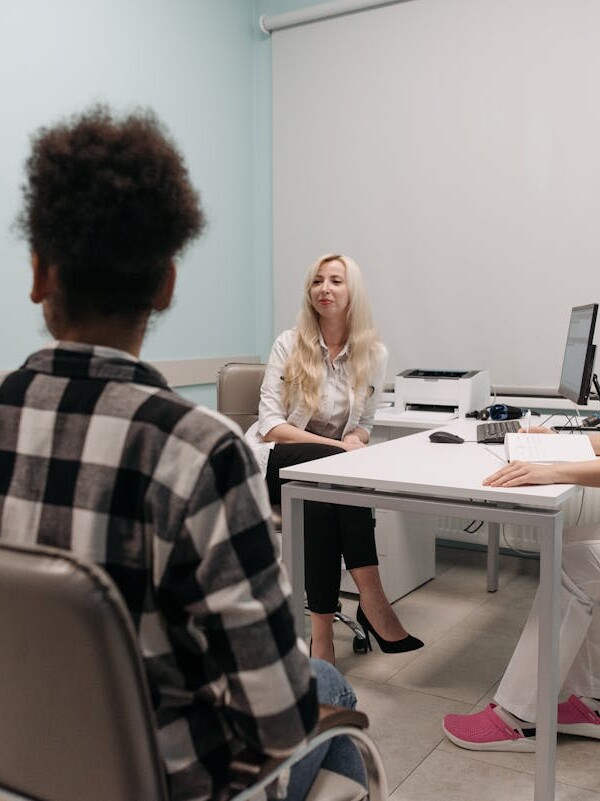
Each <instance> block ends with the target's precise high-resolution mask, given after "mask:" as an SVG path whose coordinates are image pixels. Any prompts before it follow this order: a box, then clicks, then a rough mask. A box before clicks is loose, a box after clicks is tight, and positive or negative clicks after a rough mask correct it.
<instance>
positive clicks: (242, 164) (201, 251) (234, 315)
mask: <svg viewBox="0 0 600 801" xmlns="http://www.w3.org/2000/svg"><path fill="white" fill-rule="evenodd" d="M316 1H317V0H312V1H309V0H304V1H303V0H85V2H82V1H81V0H53V2H48V1H47V0H12V2H8V0H2V2H1V3H0V108H2V118H3V124H2V126H1V127H0V286H1V287H2V291H1V292H0V318H1V320H2V332H3V336H2V337H1V338H0V370H8V369H11V368H13V367H14V366H16V365H17V364H19V363H20V362H21V361H22V360H23V359H24V357H25V356H26V355H27V354H28V353H29V352H30V351H32V350H34V349H35V348H37V347H39V346H40V345H41V344H42V343H43V342H44V341H46V339H47V336H48V335H47V333H46V332H45V330H44V326H43V323H42V320H41V314H40V311H39V309H38V308H37V307H34V306H33V305H32V304H31V303H30V302H29V300H28V294H29V280H30V276H29V267H28V264H29V254H28V251H27V246H26V244H25V243H24V242H23V241H21V240H19V239H18V238H17V237H16V235H15V234H14V233H13V232H11V230H10V227H11V224H12V222H13V220H14V218H15V215H16V213H17V210H18V208H19V205H20V190H19V187H20V185H21V183H22V180H23V163H24V160H25V158H26V155H27V151H28V143H29V135H30V134H31V132H32V131H34V130H35V129H36V128H38V127H39V126H40V125H44V124H49V123H52V122H54V121H55V120H57V119H59V118H61V117H63V116H64V115H68V114H70V113H72V112H75V111H79V110H81V109H82V108H84V107H85V106H88V105H90V104H91V103H93V102H97V101H102V102H107V103H109V104H110V105H111V106H113V107H115V108H117V109H119V110H123V109H128V108H131V107H134V106H139V105H141V106H151V107H152V108H154V109H155V111H156V112H157V113H158V115H159V116H160V117H161V118H162V119H163V121H164V122H165V123H166V124H167V126H168V127H169V128H170V130H171V132H172V133H173V136H174V138H175V139H176V141H177V143H178V144H179V146H180V148H181V149H182V150H183V152H184V153H185V155H186V158H187V162H188V165H189V168H190V172H191V175H192V179H193V181H194V183H195V185H196V186H197V187H198V188H199V189H200V191H201V195H202V200H203V204H204V207H205V209H206V212H207V215H208V220H209V225H208V229H207V231H206V233H205V235H204V236H203V237H202V239H201V240H200V241H199V242H198V243H197V244H196V245H195V246H194V247H193V248H191V249H190V250H189V251H188V252H187V253H186V254H185V256H184V257H183V259H182V261H181V264H180V270H179V280H178V291H177V297H176V302H175V307H174V309H173V310H172V311H171V312H169V313H168V314H166V315H165V316H164V317H163V318H161V319H160V320H159V321H158V322H157V323H156V324H155V326H154V327H153V329H152V331H151V333H150V334H149V336H148V338H147V341H146V345H145V348H144V352H143V356H144V357H145V358H149V359H182V358H202V357H216V356H221V355H232V354H238V355H243V354H248V355H249V354H255V353H258V354H259V355H261V356H262V357H265V356H266V355H267V353H268V350H269V347H270V344H271V340H272V337H273V333H274V332H273V330H272V325H273V323H272V321H273V311H272V264H271V259H272V250H271V236H272V230H271V178H272V176H271V44H270V37H268V36H265V35H264V34H262V33H261V32H260V30H259V28H258V19H259V17H260V15H261V14H267V15H269V14H277V13H280V12H284V11H288V10H290V9H293V8H297V7H300V6H303V5H313V4H314V3H315V2H316ZM184 394H186V395H187V396H188V397H190V398H192V399H194V400H196V401H199V402H206V403H208V404H209V405H214V387H212V386H208V387H191V388H186V389H185V390H184Z"/></svg>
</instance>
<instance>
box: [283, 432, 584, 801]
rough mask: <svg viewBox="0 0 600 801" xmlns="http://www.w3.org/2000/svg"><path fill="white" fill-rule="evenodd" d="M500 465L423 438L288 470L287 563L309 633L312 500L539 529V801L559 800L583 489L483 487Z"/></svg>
mask: <svg viewBox="0 0 600 801" xmlns="http://www.w3.org/2000/svg"><path fill="white" fill-rule="evenodd" d="M444 430H450V431H453V432H455V433H458V434H460V435H461V436H463V437H465V439H474V438H475V423H474V422H473V421H470V420H459V421H453V422H452V423H449V424H447V425H444ZM488 447H489V446H488ZM496 447H497V446H496ZM500 466H501V462H500V460H499V459H498V458H497V457H496V456H494V455H493V454H492V453H490V452H489V451H488V450H487V449H486V448H485V447H483V446H480V445H477V444H476V443H470V442H465V443H464V444H462V445H448V444H439V443H435V444H434V443H430V442H429V437H428V432H423V433H420V434H415V435H413V436H409V437H403V438H401V439H394V440H391V441H389V442H384V443H381V444H379V445H373V446H371V447H369V448H361V449H360V450H356V451H351V452H349V453H344V454H339V455H336V456H330V457H328V458H326V459H317V460H315V461H313V462H308V463H306V464H304V465H295V466H294V467H288V468H285V469H283V470H282V471H281V476H282V478H286V479H290V481H289V482H288V483H286V484H284V485H283V487H282V520H283V541H282V546H283V561H284V563H285V565H286V567H287V570H288V573H289V576H290V580H291V582H292V591H293V603H294V615H295V619H296V624H297V626H298V631H302V627H303V625H304V623H303V609H302V606H303V604H302V601H303V595H304V560H303V548H304V542H303V541H304V515H303V509H302V507H303V503H304V501H305V500H312V501H322V502H328V503H343V504H348V505H350V506H370V507H376V508H383V509H394V510H399V511H408V512H416V513H422V514H441V515H447V516H449V517H452V516H456V517H463V516H466V517H476V518H477V519H479V520H484V521H487V522H491V523H496V524H501V523H514V524H515V525H529V526H534V527H536V528H537V529H538V531H539V534H540V595H541V597H540V609H541V612H540V628H539V649H540V659H539V667H538V710H539V711H538V720H537V750H536V770H535V794H534V801H554V784H555V757H556V706H557V698H558V689H559V688H558V686H557V685H558V621H559V586H560V562H561V547H562V530H563V514H562V512H561V506H562V505H563V504H564V503H565V502H566V500H567V499H568V498H569V497H571V496H572V495H574V494H575V493H576V492H577V491H578V488H577V487H573V486H570V485H551V486H544V487H519V488H516V489H498V488H491V487H483V486H482V484H481V482H482V479H483V478H484V477H485V476H487V475H489V474H490V473H492V472H494V471H495V470H497V469H498V468H499V467H500Z"/></svg>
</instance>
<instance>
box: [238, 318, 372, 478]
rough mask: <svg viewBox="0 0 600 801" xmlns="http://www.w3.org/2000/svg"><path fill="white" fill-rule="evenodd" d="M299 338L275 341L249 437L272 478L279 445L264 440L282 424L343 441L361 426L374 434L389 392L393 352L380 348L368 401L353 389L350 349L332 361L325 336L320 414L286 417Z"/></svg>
mask: <svg viewBox="0 0 600 801" xmlns="http://www.w3.org/2000/svg"><path fill="white" fill-rule="evenodd" d="M295 339H296V329H295V328H291V329H288V330H287V331H284V332H283V333H282V334H280V335H279V336H278V337H277V339H276V340H275V342H274V344H273V347H272V348H271V354H270V356H269V361H268V363H267V367H266V370H265V377H264V379H263V383H262V386H261V390H260V405H259V410H258V421H257V422H256V423H254V425H252V426H251V427H250V428H249V429H248V431H247V432H246V440H247V441H248V443H249V445H250V447H251V448H252V450H253V452H254V455H255V457H256V459H257V461H258V464H259V466H260V468H261V471H262V474H263V475H266V472H267V462H268V461H269V453H270V451H271V448H273V447H274V445H275V443H274V442H265V440H264V439H263V437H264V436H265V435H266V434H268V433H269V431H270V430H271V429H272V428H275V426H277V425H281V424H282V423H290V424H291V425H295V426H297V427H298V428H301V429H304V430H306V431H310V432H312V433H313V434H319V435H320V436H323V437H329V438H331V439H339V440H341V439H342V438H343V437H344V436H345V435H346V434H347V433H348V432H349V431H354V429H355V428H357V427H359V426H360V428H364V429H365V430H366V431H369V432H370V431H371V428H372V427H373V418H374V416H375V410H376V409H377V405H378V403H379V396H380V394H381V390H382V388H383V382H384V379H385V371H386V367H387V349H386V348H385V346H384V345H383V344H382V345H381V346H380V348H379V355H378V358H377V360H376V361H375V363H374V364H373V365H372V370H371V377H370V380H371V384H370V391H369V392H368V393H367V395H366V396H365V394H364V393H360V394H359V395H358V396H357V395H356V394H355V392H354V388H353V387H352V386H351V385H350V379H349V374H348V348H347V346H344V348H343V349H342V350H341V351H340V353H339V354H338V355H337V356H336V358H335V359H333V361H332V360H331V358H330V356H329V350H328V348H327V346H326V345H325V342H324V341H323V338H322V337H321V338H320V342H321V351H322V354H323V367H324V378H323V383H322V385H321V405H320V407H319V410H318V412H317V413H316V414H315V415H313V416H312V417H311V416H310V415H309V414H308V413H307V412H306V411H305V410H304V409H303V408H302V407H300V406H299V405H297V404H296V405H294V406H292V408H290V409H289V410H288V411H287V413H286V410H285V408H284V405H283V374H284V370H285V365H286V364H287V361H288V359H289V358H290V356H291V353H292V349H293V346H294V342H295Z"/></svg>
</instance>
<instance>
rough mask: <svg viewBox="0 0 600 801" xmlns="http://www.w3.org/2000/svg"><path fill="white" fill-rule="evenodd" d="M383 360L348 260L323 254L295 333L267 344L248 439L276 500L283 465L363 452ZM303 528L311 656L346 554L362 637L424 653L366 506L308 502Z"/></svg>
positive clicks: (316, 652) (320, 653) (328, 642)
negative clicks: (385, 568)
mask: <svg viewBox="0 0 600 801" xmlns="http://www.w3.org/2000/svg"><path fill="white" fill-rule="evenodd" d="M386 364H387V351H386V349H385V347H384V345H383V344H382V343H381V341H380V340H379V338H378V336H377V334H376V332H375V330H374V328H373V325H372V322H371V313H370V309H369V304H368V301H367V295H366V291H365V287H364V282H363V278H362V275H361V272H360V269H359V267H358V265H357V264H356V263H355V262H354V261H352V259H350V258H348V257H347V256H341V255H335V254H330V255H327V256H323V257H322V258H320V259H319V260H318V261H317V262H316V263H315V264H313V265H312V266H311V267H310V269H309V271H308V275H307V277H306V283H305V287H304V296H303V300H302V308H301V310H300V315H299V318H298V325H297V327H296V328H294V329H290V330H288V331H284V332H283V333H282V334H281V335H280V336H279V337H278V338H277V340H276V341H275V343H274V345H273V348H272V350H271V355H270V357H269V362H268V364H267V369H266V371H265V378H264V381H263V385H262V388H261V401H260V408H259V419H258V422H257V423H256V424H255V425H254V426H252V427H251V428H250V429H249V430H248V433H247V438H248V441H249V442H250V444H251V446H252V448H253V450H254V452H255V455H256V457H257V459H258V462H259V464H260V466H261V469H262V471H263V475H265V476H266V479H267V484H268V487H269V495H270V498H271V502H272V503H280V502H281V480H280V479H279V470H280V469H281V468H282V467H287V466H289V465H291V464H299V463H301V462H307V461H310V460H312V459H319V458H321V457H323V456H329V455H331V454H334V453H341V452H343V451H350V450H355V449H356V448H364V447H365V446H366V444H367V443H368V441H369V432H370V430H371V427H372V425H373V416H374V413H375V409H376V408H377V403H378V399H379V395H380V393H381V389H382V385H383V380H384V376H385V369H386ZM304 529H305V549H304V558H305V576H306V593H307V600H308V606H309V609H310V612H311V622H312V654H313V656H316V657H319V658H321V659H326V660H327V661H329V662H332V663H333V662H334V659H335V657H334V649H333V615H334V612H335V610H336V607H337V603H338V595H339V590H340V578H341V559H342V556H343V557H344V561H345V564H346V567H347V568H348V569H349V570H350V573H351V575H352V578H353V579H354V582H355V583H356V586H357V588H358V591H359V595H360V602H359V608H358V614H357V619H358V621H359V622H360V623H361V625H362V626H363V628H364V629H365V633H366V634H367V637H368V636H369V632H370V633H371V634H373V636H374V637H375V638H376V640H377V642H378V643H379V646H380V648H381V650H382V651H384V652H386V653H397V652H400V651H412V650H415V649H416V648H421V647H422V646H423V643H422V642H421V640H418V639H416V638H415V637H412V636H411V635H410V634H407V632H406V631H405V629H404V628H403V626H402V624H401V623H400V621H399V620H398V618H397V617H396V615H395V614H394V611H393V610H392V608H391V606H390V604H389V603H388V600H387V598H386V596H385V593H384V591H383V588H382V586H381V580H380V577H379V569H378V566H377V552H376V548H375V533H374V522H373V515H372V513H371V510H370V509H361V508H356V507H348V506H339V505H333V504H323V503H312V502H311V503H305V522H304ZM368 646H369V648H370V639H368Z"/></svg>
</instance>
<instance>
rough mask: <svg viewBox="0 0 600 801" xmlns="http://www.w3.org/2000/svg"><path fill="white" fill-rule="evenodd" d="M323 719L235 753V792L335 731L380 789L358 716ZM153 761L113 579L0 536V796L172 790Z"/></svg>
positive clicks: (135, 650)
mask: <svg viewBox="0 0 600 801" xmlns="http://www.w3.org/2000/svg"><path fill="white" fill-rule="evenodd" d="M325 721H326V723H325V724H324V725H323V726H322V730H321V731H319V732H318V733H317V734H316V735H315V736H314V737H313V738H312V739H311V741H310V743H309V744H308V746H306V747H305V748H301V749H298V750H297V751H296V752H295V754H294V755H293V756H292V757H289V758H288V759H286V760H283V761H282V760H279V761H276V760H265V759H264V758H263V759H262V760H260V761H257V760H256V758H255V759H254V760H244V759H240V760H238V762H237V763H236V764H235V765H234V766H233V771H232V778H231V783H230V788H233V789H234V791H238V790H239V791H240V794H239V795H236V797H235V798H236V801H249V799H254V798H256V797H257V793H258V792H259V791H261V788H264V787H265V786H266V785H267V784H269V783H270V782H271V781H273V779H274V777H275V776H276V775H277V773H278V772H280V771H281V770H283V769H284V768H286V767H289V765H290V764H291V763H293V762H295V761H297V760H298V759H300V758H301V757H302V756H304V754H305V753H308V751H309V750H311V749H312V748H315V747H317V746H318V745H320V744H321V742H323V741H325V740H327V739H330V738H331V737H334V736H337V735H341V734H347V735H348V736H350V737H351V738H352V739H353V740H354V741H355V742H356V744H357V746H358V747H359V748H360V750H361V753H362V755H363V759H364V761H365V767H366V770H367V775H368V777H369V797H370V798H371V799H373V800H374V801H375V799H376V800H377V801H384V799H387V781H386V777H385V771H384V769H383V765H382V762H381V758H380V756H379V753H378V751H377V749H376V748H375V746H374V745H373V743H372V741H371V740H370V739H369V737H368V736H367V735H366V734H365V733H364V732H363V731H361V727H362V728H364V727H365V726H366V725H367V723H368V721H367V720H366V717H365V716H364V715H362V714H361V713H358V712H350V711H348V710H339V711H336V712H335V713H333V714H332V715H331V717H329V718H325ZM355 726H358V727H359V728H355ZM161 765H162V762H161V759H160V755H159V749H158V743H157V738H156V731H155V721H154V714H153V711H152V707H151V703H150V697H149V693H148V689H147V685H146V677H145V671H144V667H143V663H142V659H141V656H140V653H139V647H138V641H137V638H136V635H135V632H134V629H133V626H132V624H131V620H130V618H129V613H128V611H127V609H126V607H125V605H124V603H123V601H122V599H121V597H120V594H119V592H118V590H117V589H116V588H115V586H114V585H113V583H112V581H111V580H110V579H109V577H108V576H107V575H106V573H105V572H104V571H103V570H101V569H100V568H99V567H97V566H96V565H91V564H88V563H86V562H83V561H82V560H80V559H78V558H77V557H76V556H74V555H73V554H71V553H69V552H66V551H59V550H56V549H53V548H42V547H28V548H22V547H18V546H12V545H6V544H0V799H2V801H168V794H167V788H166V783H165V778H164V775H163V772H162V768H161ZM321 797H322V798H323V799H326V798H328V797H329V798H331V796H327V794H325V795H323V796H321Z"/></svg>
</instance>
